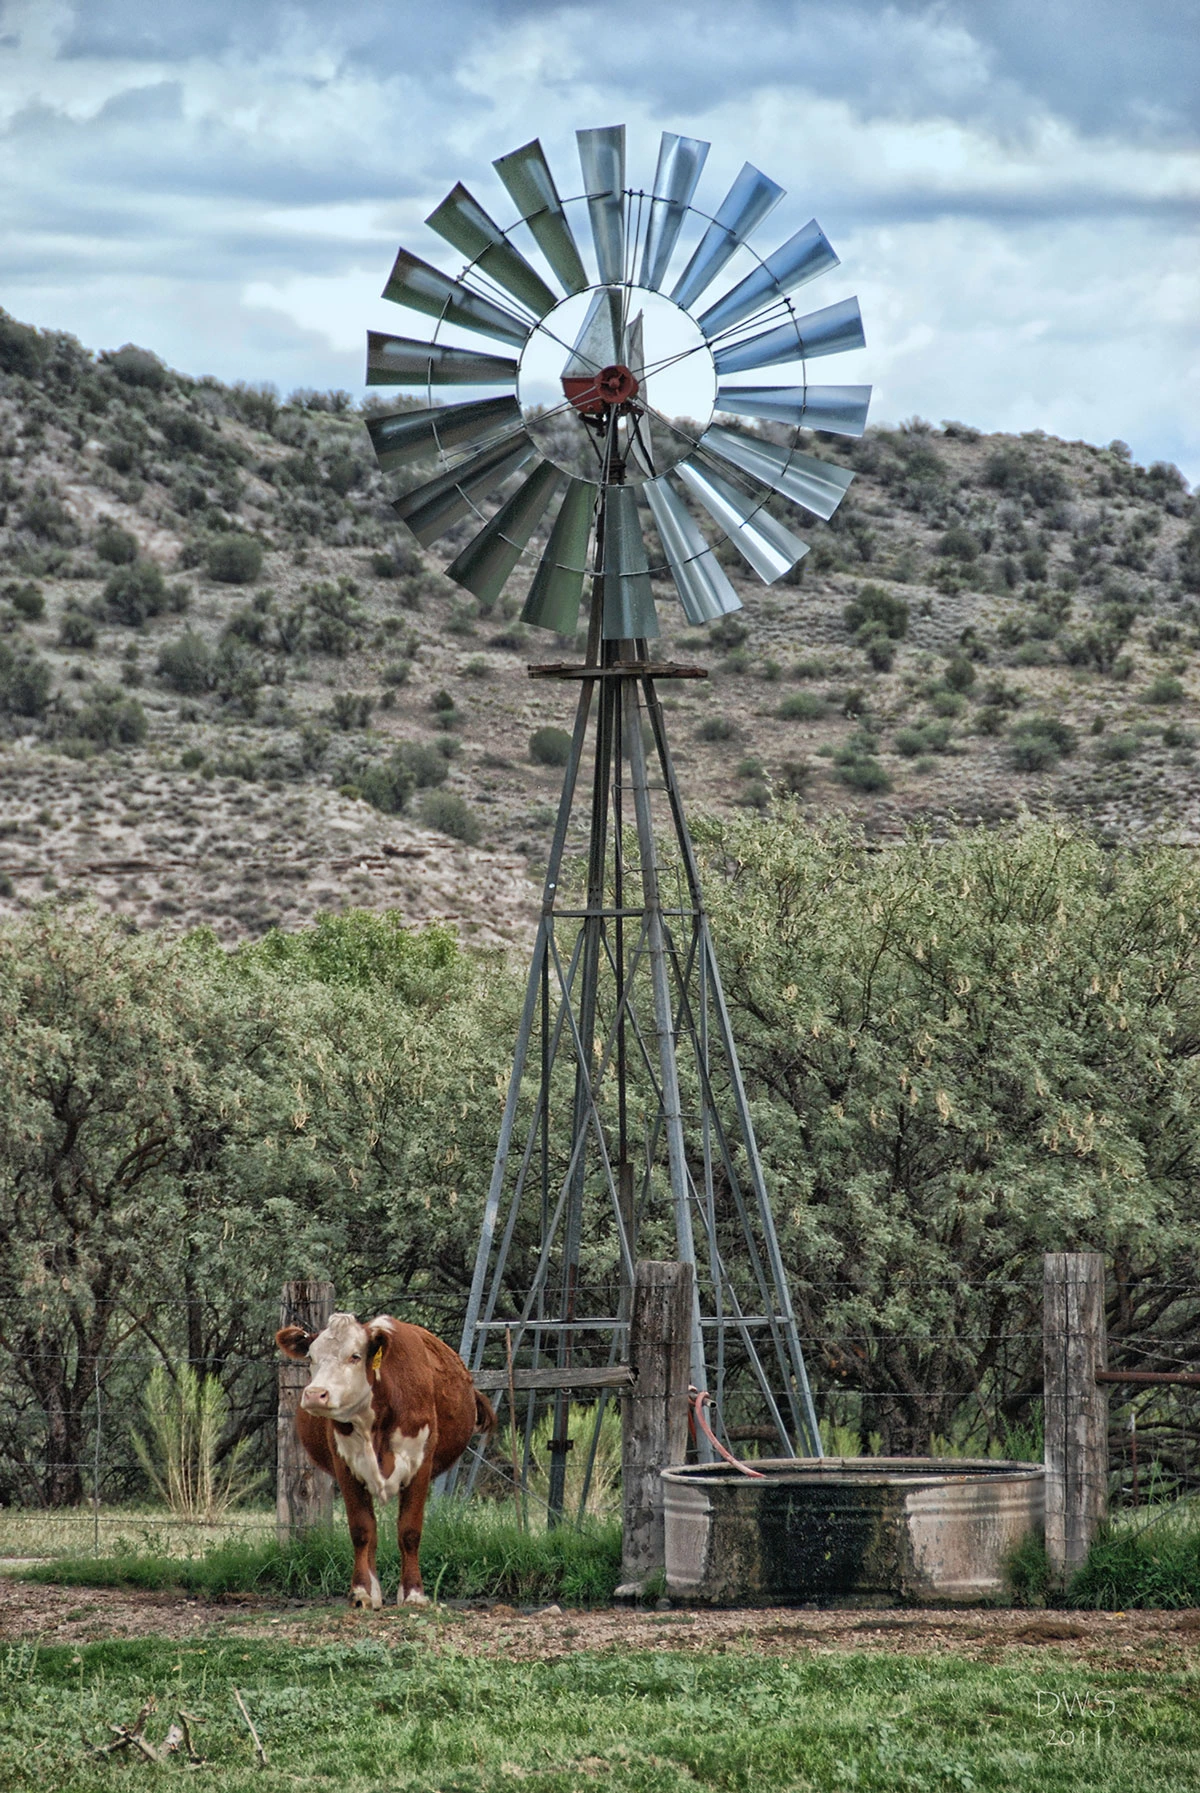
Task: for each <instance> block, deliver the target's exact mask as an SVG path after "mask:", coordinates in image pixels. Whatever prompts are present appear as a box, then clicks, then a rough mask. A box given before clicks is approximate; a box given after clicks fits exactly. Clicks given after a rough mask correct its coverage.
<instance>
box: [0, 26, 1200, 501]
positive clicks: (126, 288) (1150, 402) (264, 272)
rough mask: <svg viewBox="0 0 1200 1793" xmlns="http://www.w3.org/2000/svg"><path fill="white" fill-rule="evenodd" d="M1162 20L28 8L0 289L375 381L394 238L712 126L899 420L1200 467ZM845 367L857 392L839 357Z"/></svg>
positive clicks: (220, 350) (145, 337)
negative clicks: (858, 330)
mask: <svg viewBox="0 0 1200 1793" xmlns="http://www.w3.org/2000/svg"><path fill="white" fill-rule="evenodd" d="M1186 11H1187V9H1186V8H1183V9H1181V8H1179V7H1178V5H1172V4H1168V3H1167V0H1140V4H1139V5H1138V6H1137V7H1136V8H1131V7H1129V6H1128V4H1127V3H1126V0H1091V4H1090V5H1089V7H1088V8H1087V9H1086V12H1085V11H1083V10H1082V9H1081V8H1080V7H1079V4H1078V0H1039V3H1038V4H1036V5H1035V4H1034V3H1033V0H989V3H988V4H987V5H979V4H977V3H968V0H891V3H883V4H880V3H878V0H739V4H738V5H737V6H735V7H730V6H729V5H728V3H727V0H720V3H718V0H686V3H685V0H654V4H651V5H643V6H640V7H633V6H618V5H613V4H612V3H611V0H608V3H607V4H597V3H595V0H586V3H585V0H439V3H438V4H437V5H430V4H428V3H427V0H420V3H417V0H360V3H359V4H356V5H355V6H353V7H331V6H330V5H329V3H328V0H259V4H257V5H255V6H253V7H248V6H245V5H241V4H238V3H237V0H192V3H191V4H189V5H188V6H187V7H173V6H164V5H163V4H162V0H86V3H85V0H7V3H5V4H3V5H0V227H2V228H3V230H4V233H5V242H6V257H5V265H4V270H3V274H2V276H0V302H3V303H4V304H5V305H6V306H8V307H9V308H10V309H12V310H14V311H16V312H17V313H18V314H19V315H23V316H25V317H28V318H30V319H31V320H32V321H35V322H41V323H47V324H54V325H57V326H59V327H64V328H69V329H73V330H75V331H76V333H77V334H79V335H80V336H81V337H82V338H84V340H87V341H91V342H94V343H97V344H104V345H111V344H112V343H113V342H119V341H124V340H126V339H128V338H130V337H134V338H136V339H140V340H142V341H144V342H146V343H147V344H148V346H151V347H153V348H155V349H156V350H158V351H159V352H160V353H162V354H164V355H166V356H167V357H168V358H169V359H172V360H174V361H175V362H176V363H177V364H178V365H180V366H182V367H184V368H185V369H188V370H189V371H193V372H198V371H212V372H215V373H218V374H220V375H222V377H230V378H232V377H242V378H248V379H256V378H274V379H276V380H277V381H278V382H279V383H280V384H281V385H283V386H285V387H288V386H295V385H314V384H318V385H319V384H322V383H326V382H330V383H335V384H339V385H351V386H356V385H357V384H358V381H359V380H360V378H361V351H360V350H359V349H357V348H355V347H353V346H352V345H353V344H354V343H355V341H356V340H357V332H359V331H361V329H362V328H365V327H366V326H367V325H368V324H371V325H373V326H374V325H380V324H382V326H383V327H385V328H388V327H390V328H397V327H399V328H400V329H402V330H403V329H411V330H412V332H413V333H414V334H419V333H421V331H422V329H423V320H420V319H419V318H416V317H414V316H407V315H406V314H404V313H399V314H397V313H396V312H395V311H394V309H393V308H391V307H384V306H381V305H380V301H379V300H378V296H377V295H378V292H379V287H380V285H381V284H382V280H383V277H384V275H385V274H386V271H387V268H388V267H389V266H390V262H391V258H392V255H393V253H394V249H395V245H396V243H397V241H404V242H405V243H406V244H407V245H408V246H410V247H411V248H413V249H414V250H416V252H417V253H418V254H422V255H425V256H427V257H428V258H429V259H431V260H434V261H438V262H440V263H441V264H442V265H446V266H450V265H452V263H453V261H454V257H453V255H452V253H451V252H449V251H448V250H447V248H446V246H445V245H444V244H441V243H440V242H439V241H438V239H436V238H434V237H433V235H432V234H431V233H430V232H428V231H427V230H426V229H425V228H424V226H423V222H422V221H423V219H424V217H425V216H426V215H427V213H428V212H429V210H430V209H431V208H432V206H433V205H434V204H435V203H436V202H437V200H438V199H440V198H441V196H442V195H443V194H444V193H445V192H446V191H447V189H448V188H449V187H450V186H451V185H452V184H453V183H454V181H455V180H457V179H460V178H462V179H465V180H466V181H467V182H468V184H469V185H470V186H471V188H472V190H473V191H475V192H477V194H478V196H479V198H480V199H481V200H482V201H483V203H485V204H486V205H488V206H489V207H490V208H492V209H493V210H494V211H495V213H496V215H497V216H498V217H499V218H501V220H505V219H508V218H510V217H511V215H512V213H511V204H510V202H509V201H508V199H507V196H506V195H505V194H504V192H503V190H502V188H501V187H500V185H499V183H498V182H497V181H496V179H495V177H494V176H493V174H492V172H491V169H490V162H491V159H492V157H494V156H496V155H497V154H499V153H501V152H502V151H504V150H506V149H510V148H513V147H515V146H516V145H517V144H519V143H522V142H524V141H526V140H527V139H528V138H529V137H530V136H532V135H534V134H538V135H541V136H542V138H543V141H544V142H545V144H546V147H547V150H548V153H549V154H550V156H551V160H552V163H553V165H554V167H555V169H556V172H557V173H558V176H559V179H560V183H561V185H562V187H563V190H564V192H572V191H577V190H578V186H579V179H580V177H579V167H578V159H577V156H576V152H575V144H574V130H575V128H576V127H577V126H579V125H584V124H596V123H608V122H613V121H617V120H620V119H622V118H624V119H625V120H626V121H627V123H628V127H629V163H628V168H629V178H630V179H631V181H633V182H634V183H635V184H639V183H648V182H649V180H650V178H651V175H652V171H653V167H654V158H655V155H656V151H657V143H658V133H659V131H660V130H661V129H664V128H665V129H673V130H681V131H685V132H687V133H689V134H692V135H702V136H704V137H707V138H710V139H711V141H712V144H713V149H712V153H711V155H710V158H709V162H708V166H707V168H706V170H705V176H704V183H703V187H702V191H701V195H700V196H699V197H700V199H701V202H702V203H705V204H707V205H709V206H710V208H711V207H713V206H715V204H716V203H717V202H718V200H719V198H720V196H721V194H722V193H723V192H724V190H725V188H726V187H727V185H728V183H729V181H730V180H731V179H732V177H733V176H734V174H735V173H736V172H737V170H738V168H739V167H740V165H741V162H742V160H743V158H745V157H749V158H750V159H751V160H754V161H755V162H757V163H758V164H759V165H760V166H762V167H764V168H765V169H767V170H768V171H769V172H770V173H772V174H773V175H775V176H776V177H777V178H779V179H781V180H783V181H784V182H785V184H786V185H787V186H788V188H789V189H790V192H789V194H788V197H787V198H786V199H785V200H784V202H783V203H782V204H781V205H780V207H779V209H778V211H777V213H776V214H775V215H774V216H773V217H772V219H771V220H770V221H769V223H768V225H767V226H766V227H764V230H763V232H762V233H761V235H762V244H763V246H764V247H767V246H770V244H772V243H774V242H775V241H777V240H779V238H781V237H782V236H783V235H785V234H787V233H788V232H789V231H790V230H793V229H795V228H796V227H797V226H798V225H799V224H801V223H803V222H804V221H805V219H806V218H808V217H809V216H810V215H811V214H812V213H813V212H815V213H816V214H817V216H818V217H820V219H821V221H822V223H823V224H824V225H825V226H826V228H827V229H828V230H829V231H830V232H831V234H832V235H833V237H834V241H835V245H836V247H837V248H838V250H839V252H840V253H841V255H842V257H843V268H842V269H841V270H840V271H839V272H838V274H837V276H836V277H831V279H830V281H828V282H823V283H822V289H821V293H820V296H815V297H814V299H813V303H814V305H815V304H820V303H825V302H827V298H826V295H825V292H824V288H825V286H826V285H829V286H830V287H833V286H836V287H837V291H836V293H834V292H832V291H831V293H830V294H829V295H828V296H829V297H834V296H841V295H842V294H843V293H848V292H850V291H853V290H855V289H857V290H858V291H859V292H860V294H861V295H862V300H863V307H864V312H865V314H866V317H867V331H868V341H869V344H870V347H869V349H868V350H867V351H864V352H863V353H862V354H861V355H860V356H859V357H858V360H859V363H860V368H859V369H856V371H855V372H854V374H853V375H851V374H849V373H847V374H846V375H845V377H846V378H851V377H853V378H861V379H864V380H870V379H875V380H877V381H878V382H879V384H880V387H881V393H880V406H881V407H882V408H881V410H880V411H879V414H880V415H885V414H886V415H890V416H897V417H898V416H901V415H905V414H908V413H911V412H913V411H918V412H920V413H922V414H923V415H927V416H933V417H938V416H941V415H947V416H951V415H953V416H959V417H962V418H964V419H967V420H969V421H972V422H975V423H978V424H981V425H983V426H984V427H999V426H1000V425H1003V426H1004V427H1013V428H1025V429H1028V428H1036V427H1042V428H1047V429H1065V430H1066V431H1067V432H1068V433H1071V434H1085V433H1086V434H1093V435H1096V436H1099V437H1100V438H1101V439H1103V440H1108V439H1109V438H1110V437H1111V436H1113V435H1120V436H1122V437H1124V438H1125V439H1127V440H1128V441H1130V443H1131V444H1132V445H1133V447H1134V449H1135V452H1137V453H1138V454H1140V455H1141V456H1142V457H1143V458H1155V457H1157V456H1159V455H1162V454H1166V455H1167V456H1168V457H1169V458H1173V459H1178V460H1180V461H1181V463H1182V464H1184V465H1185V466H1186V468H1187V470H1188V471H1189V472H1190V473H1191V474H1192V476H1193V477H1195V476H1196V475H1200V427H1198V426H1197V424H1196V422H1195V421H1194V419H1195V418H1196V416H1197V415H1198V410H1200V408H1198V407H1197V402H1196V401H1197V398H1200V392H1198V391H1197V383H1198V381H1200V374H1198V373H1197V370H1196V353H1195V349H1194V346H1193V341H1192V329H1193V323H1192V320H1193V319H1194V316H1195V313H1196V311H1197V309H1200V267H1198V265H1197V258H1196V256H1195V252H1194V249H1193V248H1192V247H1191V238H1190V235H1189V234H1188V232H1187V231H1186V230H1185V228H1184V226H1186V225H1187V223H1188V222H1189V219H1190V217H1191V216H1192V215H1193V208H1194V206H1195V203H1196V198H1197V192H1198V189H1200V155H1198V153H1197V144H1196V136H1197V132H1196V128H1195V126H1196V117H1195V115H1196V107H1197V92H1198V91H1200V80H1198V78H1197V77H1198V75H1200V71H1198V70H1197V68H1196V59H1197V47H1196V46H1197V41H1200V34H1197V33H1195V32H1193V31H1192V30H1191V29H1190V28H1189V27H1188V22H1187V20H1186V19H1185V20H1184V23H1183V24H1182V25H1181V23H1180V17H1181V13H1185V12H1186ZM839 373H840V369H839Z"/></svg>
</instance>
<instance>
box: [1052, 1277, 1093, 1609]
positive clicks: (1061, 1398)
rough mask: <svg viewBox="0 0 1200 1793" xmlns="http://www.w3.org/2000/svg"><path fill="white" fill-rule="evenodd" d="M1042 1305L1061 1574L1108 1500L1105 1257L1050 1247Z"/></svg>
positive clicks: (1071, 1566)
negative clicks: (1102, 1374) (1100, 1380)
mask: <svg viewBox="0 0 1200 1793" xmlns="http://www.w3.org/2000/svg"><path fill="white" fill-rule="evenodd" d="M1043 1301H1044V1306H1043V1310H1042V1349H1043V1366H1044V1367H1043V1375H1044V1378H1045V1383H1044V1387H1045V1423H1046V1554H1047V1556H1048V1557H1049V1559H1050V1566H1051V1569H1052V1570H1053V1572H1054V1574H1055V1575H1056V1576H1057V1577H1058V1578H1059V1580H1065V1579H1066V1578H1067V1576H1068V1575H1070V1574H1071V1573H1072V1571H1073V1570H1075V1569H1077V1568H1078V1567H1079V1565H1080V1564H1081V1563H1082V1562H1083V1559H1084V1558H1085V1557H1086V1555H1087V1553H1088V1548H1089V1546H1090V1544H1091V1542H1092V1539H1093V1537H1094V1536H1095V1534H1096V1528H1097V1526H1098V1525H1099V1524H1100V1523H1101V1521H1102V1520H1103V1518H1104V1517H1105V1514H1106V1511H1107V1508H1108V1396H1107V1393H1106V1392H1105V1390H1104V1389H1103V1388H1102V1387H1100V1386H1098V1385H1097V1382H1096V1372H1097V1370H1102V1369H1104V1368H1105V1367H1106V1360H1107V1344H1106V1332H1105V1321H1104V1259H1103V1257H1102V1256H1101V1254H1100V1253H1099V1252H1098V1251H1048V1252H1047V1253H1046V1258H1045V1267H1044V1290H1043Z"/></svg>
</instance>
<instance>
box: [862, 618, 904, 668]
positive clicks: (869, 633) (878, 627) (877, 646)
mask: <svg viewBox="0 0 1200 1793" xmlns="http://www.w3.org/2000/svg"><path fill="white" fill-rule="evenodd" d="M854 639H855V640H856V641H857V643H858V645H859V647H861V648H862V649H863V651H864V653H865V654H866V656H867V659H868V661H869V662H870V664H871V666H872V667H873V668H874V670H875V671H876V672H890V671H891V670H892V667H893V666H894V665H895V664H896V644H895V642H894V641H893V640H892V639H891V637H890V636H889V635H888V634H887V632H886V631H885V629H884V628H883V625H882V624H881V623H868V624H867V625H866V627H865V628H862V629H860V630H859V631H858V634H857V635H856V636H855V638H854Z"/></svg>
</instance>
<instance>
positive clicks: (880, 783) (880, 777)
mask: <svg viewBox="0 0 1200 1793" xmlns="http://www.w3.org/2000/svg"><path fill="white" fill-rule="evenodd" d="M837 776H838V778H840V779H841V781H842V783H843V784H845V785H849V787H850V789H851V790H852V791H890V790H891V788H892V781H891V779H890V778H889V777H888V773H887V768H886V767H885V766H883V765H882V764H881V763H880V762H879V760H877V759H876V758H875V757H874V755H873V754H861V755H856V756H855V757H854V758H852V759H845V760H843V761H842V762H841V763H840V764H839V765H838V767H837Z"/></svg>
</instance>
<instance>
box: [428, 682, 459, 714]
mask: <svg viewBox="0 0 1200 1793" xmlns="http://www.w3.org/2000/svg"><path fill="white" fill-rule="evenodd" d="M429 707H430V709H431V710H433V711H434V713H435V714H436V713H437V712H438V711H439V710H443V711H445V710H452V709H453V708H454V699H453V698H452V697H451V695H450V693H449V692H448V691H447V690H446V687H445V686H444V685H443V686H442V687H441V689H440V690H438V691H435V692H434V693H433V696H432V697H431V698H430V699H429Z"/></svg>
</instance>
